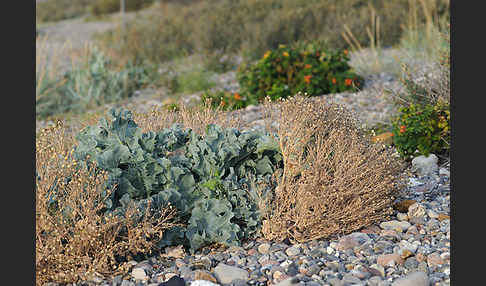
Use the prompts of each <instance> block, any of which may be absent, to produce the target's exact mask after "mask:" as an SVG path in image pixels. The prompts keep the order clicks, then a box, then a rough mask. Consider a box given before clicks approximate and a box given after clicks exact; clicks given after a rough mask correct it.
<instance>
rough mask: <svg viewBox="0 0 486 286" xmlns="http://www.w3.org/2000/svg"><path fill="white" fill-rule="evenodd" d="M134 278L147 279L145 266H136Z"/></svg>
mask: <svg viewBox="0 0 486 286" xmlns="http://www.w3.org/2000/svg"><path fill="white" fill-rule="evenodd" d="M132 278H133V279H135V280H147V279H148V276H147V274H146V273H145V270H144V269H143V268H135V269H133V270H132Z"/></svg>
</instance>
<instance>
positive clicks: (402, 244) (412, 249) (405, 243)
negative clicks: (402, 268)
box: [398, 240, 418, 253]
mask: <svg viewBox="0 0 486 286" xmlns="http://www.w3.org/2000/svg"><path fill="white" fill-rule="evenodd" d="M398 245H399V246H400V248H402V249H407V250H409V251H410V252H412V253H415V252H416V251H417V248H418V245H416V244H414V243H410V242H408V241H406V240H402V241H400V243H399V244H398Z"/></svg>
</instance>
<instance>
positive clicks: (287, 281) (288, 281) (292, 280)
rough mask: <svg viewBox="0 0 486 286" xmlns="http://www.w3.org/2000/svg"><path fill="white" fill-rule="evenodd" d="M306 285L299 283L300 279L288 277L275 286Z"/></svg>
mask: <svg viewBox="0 0 486 286" xmlns="http://www.w3.org/2000/svg"><path fill="white" fill-rule="evenodd" d="M297 284H299V285H304V283H302V282H299V279H297V278H295V277H288V278H286V279H284V280H282V281H280V282H278V283H277V284H274V286H290V285H297Z"/></svg>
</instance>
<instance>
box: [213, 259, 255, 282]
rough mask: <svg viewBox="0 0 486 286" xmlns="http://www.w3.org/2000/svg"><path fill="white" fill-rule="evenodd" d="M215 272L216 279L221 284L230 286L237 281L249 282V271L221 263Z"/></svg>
mask: <svg viewBox="0 0 486 286" xmlns="http://www.w3.org/2000/svg"><path fill="white" fill-rule="evenodd" d="M213 272H214V275H215V276H216V279H217V280H218V282H219V283H221V284H229V283H231V281H233V280H235V279H242V280H248V278H249V274H248V271H246V270H244V269H241V268H238V267H234V266H229V265H226V264H224V263H219V264H218V266H216V267H215V268H214V271H213Z"/></svg>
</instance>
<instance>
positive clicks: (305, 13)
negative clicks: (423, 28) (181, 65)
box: [105, 0, 447, 68]
mask: <svg viewBox="0 0 486 286" xmlns="http://www.w3.org/2000/svg"><path fill="white" fill-rule="evenodd" d="M368 2H369V1H363V0H340V1H335V0H319V1H316V0H312V1H309V0H305V1H304V0H260V1H242V0H236V1H234V0H207V1H191V0H188V1H162V2H161V3H160V6H159V7H156V8H154V11H153V12H154V13H155V15H154V16H153V17H144V18H140V19H134V20H133V22H132V23H130V25H129V26H130V27H129V29H128V30H127V33H126V37H127V41H126V44H125V45H123V46H119V42H120V37H121V35H120V34H116V33H110V36H108V37H105V43H106V46H107V47H109V48H113V47H116V49H117V52H118V53H119V54H120V55H122V56H128V57H130V58H131V59H133V60H135V59H144V60H150V61H154V62H156V63H160V62H163V61H167V60H171V59H173V57H174V56H176V55H177V56H182V55H184V53H189V54H192V53H195V54H196V53H197V54H202V55H204V56H205V57H208V58H209V57H220V55H232V54H233V55H234V54H240V55H245V56H247V57H248V59H249V60H255V59H258V58H260V57H261V56H262V55H263V54H264V53H265V51H267V50H273V49H276V48H277V47H278V45H279V44H286V45H290V44H292V43H295V42H298V41H310V40H315V39H319V40H323V41H326V42H327V43H328V44H329V47H330V48H333V49H344V48H346V47H347V44H346V42H345V41H344V40H343V38H342V32H343V31H344V28H343V27H344V24H346V25H347V26H348V27H349V28H350V29H351V30H352V31H353V34H354V35H355V37H356V39H357V41H359V42H360V43H361V44H362V46H364V47H365V46H367V45H369V37H368V33H367V31H366V28H367V26H368V25H369V23H370V16H371V14H370V11H369V7H368V5H367V4H368ZM408 2H409V1H408V0H399V1H398V0H397V1H387V0H379V1H373V6H374V7H375V9H376V11H377V16H379V17H380V42H381V44H382V45H383V46H391V45H394V44H397V43H398V42H399V39H400V37H401V34H402V31H403V25H405V24H406V22H407V20H408V17H407V15H408V14H407V13H408V12H407V11H408V5H409V3H408ZM439 12H440V13H445V14H447V9H446V10H444V11H439ZM418 21H422V22H423V21H425V20H424V19H423V16H422V15H420V16H419V17H418ZM140 43H144V45H140ZM215 63H217V60H211V61H209V63H208V64H209V65H213V66H214V64H215ZM217 65H218V64H216V66H217ZM216 68H225V67H224V66H223V67H216Z"/></svg>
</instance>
